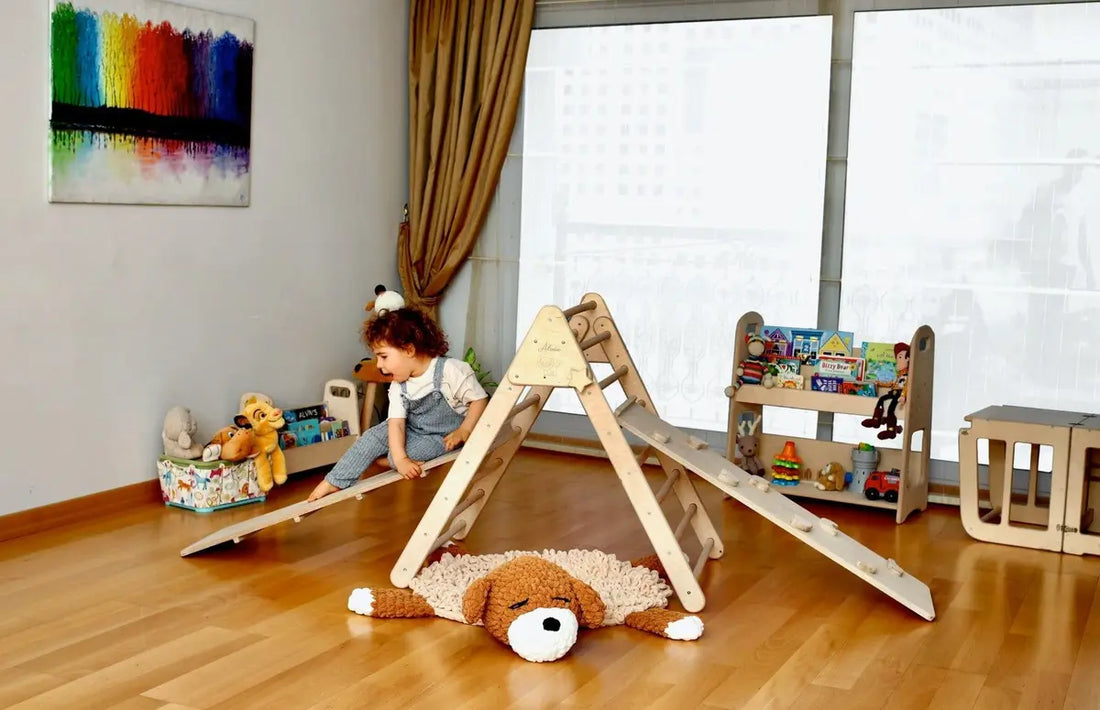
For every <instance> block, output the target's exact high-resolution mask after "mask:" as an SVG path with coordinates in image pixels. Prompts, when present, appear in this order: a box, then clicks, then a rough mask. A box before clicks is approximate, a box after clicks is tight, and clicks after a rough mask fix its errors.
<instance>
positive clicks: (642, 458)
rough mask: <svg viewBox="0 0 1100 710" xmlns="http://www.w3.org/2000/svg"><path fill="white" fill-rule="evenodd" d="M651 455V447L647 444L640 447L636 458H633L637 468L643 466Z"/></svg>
mask: <svg viewBox="0 0 1100 710" xmlns="http://www.w3.org/2000/svg"><path fill="white" fill-rule="evenodd" d="M652 455H653V447H652V446H647V447H645V448H644V449H642V453H640V454H638V458H637V459H635V460H636V461H637V462H638V468H641V467H642V466H645V462H646V459H648V458H649V457H650V456H652Z"/></svg>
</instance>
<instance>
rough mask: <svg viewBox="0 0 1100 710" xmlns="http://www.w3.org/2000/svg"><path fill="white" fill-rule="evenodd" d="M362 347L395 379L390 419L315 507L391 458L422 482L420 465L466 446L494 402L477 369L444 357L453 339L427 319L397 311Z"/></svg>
mask: <svg viewBox="0 0 1100 710" xmlns="http://www.w3.org/2000/svg"><path fill="white" fill-rule="evenodd" d="M363 342H364V343H365V344H366V346H367V347H369V348H370V349H371V350H373V351H374V356H375V358H376V359H377V363H378V369H379V370H380V371H381V372H382V373H383V374H388V375H393V383H392V384H391V385H390V388H389V400H390V407H389V419H388V421H384V422H381V423H379V424H376V425H375V426H373V427H371V428H370V429H368V430H367V431H365V432H363V435H362V436H360V437H359V439H358V440H357V441H356V442H355V443H354V444H352V445H351V448H350V449H348V450H347V452H345V453H344V455H343V456H341V457H340V460H339V461H337V462H336V465H335V466H334V467H333V468H332V471H330V472H329V474H328V475H327V476H325V480H323V481H321V483H319V484H317V487H316V488H314V489H313V492H312V493H310V494H309V500H317V499H318V498H321V497H323V496H327V495H328V494H330V493H334V492H336V491H338V490H342V489H344V488H347V487H348V486H350V485H351V484H353V483H355V482H356V481H357V480H359V476H360V475H362V473H363V471H364V470H365V469H366V468H367V467H368V466H370V465H371V463H373V462H374V461H375V459H377V458H379V457H382V456H385V455H386V454H387V453H388V454H389V456H388V459H389V463H390V465H391V466H393V467H394V468H395V469H397V471H398V473H400V474H401V475H402V476H404V477H405V478H408V479H413V478H417V477H418V476H422V475H424V474H423V470H422V469H421V464H422V463H423V462H425V461H429V460H431V459H434V458H437V457H439V456H442V455H443V453H444V452H447V451H450V450H452V449H454V448H456V447H458V446H461V445H462V443H463V442H464V441H466V439H468V438H469V436H470V434H471V432H473V430H474V426H476V425H477V420H478V418H479V417H480V416H481V414H482V412H484V411H485V405H486V404H488V402H489V395H487V394H486V393H485V390H484V389H482V387H481V384H480V383H479V382H478V381H477V376H476V375H474V371H473V369H472V368H471V367H470V366H469V365H468V364H467V363H466V362H464V361H462V360H456V359H455V358H448V357H444V356H445V355H446V354H447V349H448V345H447V337H446V336H445V335H444V334H443V331H441V330H440V329H439V326H438V325H436V324H435V321H433V320H432V319H431V318H430V317H429V316H428V315H427V314H425V313H424V312H423V311H420V310H418V309H415V308H398V309H397V310H393V311H388V312H386V313H383V314H382V315H379V316H377V317H376V318H372V319H370V320H368V321H367V322H366V323H364V325H363Z"/></svg>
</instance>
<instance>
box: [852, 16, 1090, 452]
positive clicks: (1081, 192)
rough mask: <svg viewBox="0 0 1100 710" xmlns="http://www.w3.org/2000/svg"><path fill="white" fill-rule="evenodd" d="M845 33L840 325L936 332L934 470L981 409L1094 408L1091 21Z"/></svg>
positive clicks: (888, 20) (967, 21) (946, 24)
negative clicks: (849, 37) (847, 80)
mask: <svg viewBox="0 0 1100 710" xmlns="http://www.w3.org/2000/svg"><path fill="white" fill-rule="evenodd" d="M855 19H856V22H855V35H854V37H855V46H854V52H853V62H852V103H851V122H850V129H849V131H850V135H849V153H848V177H847V204H846V209H845V228H844V254H843V258H844V281H843V285H842V298H841V300H842V302H841V309H840V326H841V327H842V328H845V329H847V330H854V331H856V334H857V338H859V337H861V336H864V335H865V336H868V339H871V340H885V339H893V338H908V336H909V334H910V333H911V332H912V329H913V328H914V327H915V326H916V325H919V324H920V323H928V324H929V325H931V326H932V328H933V329H934V330H935V331H936V377H935V395H934V400H933V402H934V414H933V426H934V428H935V430H934V431H933V434H932V437H931V439H932V440H931V455H932V456H933V457H934V458H938V459H947V460H953V461H957V460H958V450H957V441H958V439H957V436H958V428H959V427H960V426H962V424H963V416H964V415H965V414H967V413H969V412H971V411H974V410H976V409H980V408H981V407H984V406H986V405H989V404H1000V403H1014V404H1022V405H1027V406H1037V407H1052V408H1057V409H1068V410H1078V411H1092V410H1095V408H1096V401H1097V399H1100V358H1098V357H1097V356H1096V353H1097V352H1098V351H1100V293H1098V290H1097V289H1098V288H1100V231H1098V230H1100V170H1098V169H1097V166H1098V165H1100V134H1098V133H1097V130H1096V117H1097V116H1098V115H1100V43H1097V42H1096V39H1095V38H1096V37H1097V36H1100V9H1098V8H1097V7H1095V6H1093V5H1092V4H1080V5H1078V4H1072V5H1034V6H1014V7H985V8H967V9H958V8H953V9H943V10H917V11H897V12H866V13H856V18H855ZM835 434H836V436H837V438H838V439H841V440H847V441H857V440H860V439H863V438H866V437H867V430H866V429H862V428H860V426H859V424H858V420H855V419H854V418H849V417H837V422H836V429H835ZM1021 463H1022V464H1026V460H1025V461H1023V462H1020V461H1018V465H1019V464H1021ZM1043 467H1044V469H1047V470H1049V462H1044V463H1043Z"/></svg>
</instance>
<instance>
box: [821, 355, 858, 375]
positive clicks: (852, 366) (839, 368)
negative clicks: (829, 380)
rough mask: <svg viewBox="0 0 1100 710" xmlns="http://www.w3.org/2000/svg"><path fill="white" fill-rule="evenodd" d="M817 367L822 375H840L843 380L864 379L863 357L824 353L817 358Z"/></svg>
mask: <svg viewBox="0 0 1100 710" xmlns="http://www.w3.org/2000/svg"><path fill="white" fill-rule="evenodd" d="M815 369H816V371H817V373H818V374H820V375H826V376H829V377H839V378H840V379H842V380H862V379H863V358H859V357H831V356H827V355H822V356H821V357H819V358H818V359H817V365H816V367H815Z"/></svg>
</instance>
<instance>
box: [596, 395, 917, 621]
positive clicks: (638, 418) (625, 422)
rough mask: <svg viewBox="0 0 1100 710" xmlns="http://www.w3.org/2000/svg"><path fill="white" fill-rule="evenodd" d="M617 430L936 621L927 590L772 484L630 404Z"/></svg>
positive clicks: (620, 415)
mask: <svg viewBox="0 0 1100 710" xmlns="http://www.w3.org/2000/svg"><path fill="white" fill-rule="evenodd" d="M616 414H617V416H618V420H619V423H620V424H621V425H622V427H623V428H624V429H626V430H628V431H630V432H632V433H633V434H635V435H636V436H638V437H639V438H640V439H642V440H643V441H645V442H646V443H647V444H649V445H650V446H652V447H653V448H655V449H657V450H659V451H662V452H664V453H665V454H667V455H668V456H670V457H672V458H673V459H675V460H677V461H679V462H680V463H681V464H682V465H684V466H685V467H687V468H688V469H689V470H691V471H692V472H694V473H695V474H697V475H698V476H699V477H700V478H702V479H703V480H705V481H706V482H708V483H710V484H711V485H713V486H715V487H716V488H718V489H719V490H721V491H723V492H724V493H726V494H727V495H729V496H731V497H733V498H736V499H737V500H738V501H740V502H741V503H744V504H745V505H746V506H747V507H748V508H749V509H750V510H752V511H754V512H756V513H758V514H760V515H762V516H764V517H765V518H767V519H768V520H770V521H771V522H773V523H775V524H776V525H778V526H779V527H781V528H782V529H784V530H786V531H787V532H789V533H790V534H791V535H794V536H795V537H796V538H798V539H799V540H801V541H802V542H804V543H806V544H807V545H809V546H810V547H812V548H814V549H815V550H817V551H818V552H820V553H821V554H823V555H825V556H826V557H828V558H829V559H831V560H833V561H834V562H836V563H837V564H839V565H840V566H842V567H844V568H845V569H847V570H848V571H849V572H851V573H852V574H854V575H856V576H857V577H859V578H860V579H862V580H863V581H865V582H867V583H868V584H870V585H871V586H873V587H875V588H876V589H878V590H880V591H881V592H883V593H885V594H888V595H889V596H891V597H893V598H894V599H896V600H897V601H899V602H901V603H902V604H904V605H905V606H906V607H908V608H909V609H911V610H912V611H914V612H916V613H917V614H918V615H920V616H921V617H923V618H925V619H928V620H929V621H931V620H932V619H934V618H935V617H936V610H935V608H934V606H933V604H932V593H931V592H930V591H929V589H928V586H927V585H925V584H924V583H923V582H921V581H920V580H919V579H916V578H915V577H913V576H912V575H909V574H908V573H906V572H904V571H903V570H902V569H901V568H900V567H899V566H898V565H897V563H896V562H894V561H893V560H888V559H884V558H883V557H881V556H879V555H877V554H876V553H874V552H872V551H871V550H869V549H867V548H866V547H864V546H863V545H861V544H859V543H858V542H856V541H855V540H853V539H852V538H851V537H849V536H847V535H845V534H844V533H842V532H840V530H839V529H838V528H837V526H836V524H835V523H833V522H832V521H829V520H827V519H825V518H819V517H817V516H816V515H814V514H813V513H811V512H810V511H808V510H806V509H805V508H803V507H802V506H800V505H798V504H797V503H795V502H793V501H792V500H791V499H790V498H788V497H787V496H785V495H783V494H782V493H780V492H779V491H775V490H771V483H770V482H769V481H768V480H766V479H764V478H762V477H760V476H752V475H750V474H749V473H747V472H746V471H744V470H742V469H741V468H739V467H738V466H736V465H734V464H733V463H731V462H730V461H729V460H727V459H726V458H724V457H722V456H720V455H719V454H717V453H715V452H714V451H712V450H710V449H708V448H705V446H704V447H702V448H695V447H694V446H692V445H691V444H692V443H698V442H692V441H691V440H690V439H689V436H688V435H687V434H686V433H684V432H683V431H681V430H679V429H677V428H675V427H673V426H672V425H670V424H668V423H667V422H665V421H664V420H663V419H659V418H658V417H656V416H654V415H653V414H652V413H650V412H649V411H647V410H646V409H644V408H643V407H641V406H638V405H637V404H635V403H634V402H633V401H629V400H628V401H627V402H626V404H624V405H623V406H622V407H620V408H619V410H617V412H616Z"/></svg>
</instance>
